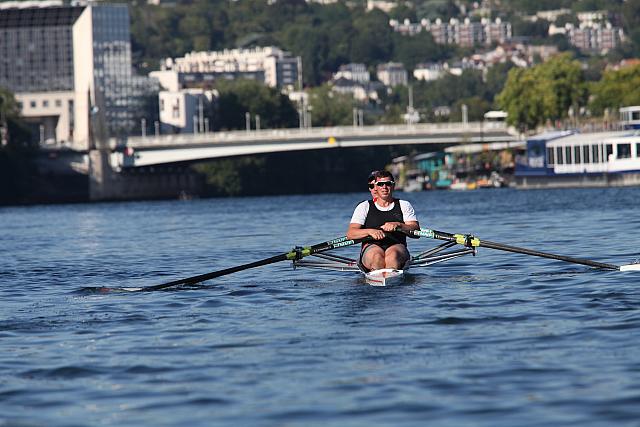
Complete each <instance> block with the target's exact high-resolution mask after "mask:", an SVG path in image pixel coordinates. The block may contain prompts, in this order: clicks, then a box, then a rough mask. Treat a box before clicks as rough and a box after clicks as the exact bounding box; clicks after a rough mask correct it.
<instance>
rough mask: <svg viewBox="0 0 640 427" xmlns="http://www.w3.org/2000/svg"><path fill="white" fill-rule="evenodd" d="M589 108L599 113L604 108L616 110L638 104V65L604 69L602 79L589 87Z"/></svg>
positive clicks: (639, 71)
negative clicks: (609, 69)
mask: <svg viewBox="0 0 640 427" xmlns="http://www.w3.org/2000/svg"><path fill="white" fill-rule="evenodd" d="M591 94H592V99H591V102H590V103H589V108H590V109H591V111H592V113H594V114H596V115H601V114H603V113H604V110H605V109H609V111H616V110H617V109H618V108H620V107H625V106H631V105H640V65H631V66H627V67H622V68H620V69H619V70H611V71H606V72H605V73H604V75H603V76H602V79H601V80H600V81H598V82H595V83H593V85H592V87H591Z"/></svg>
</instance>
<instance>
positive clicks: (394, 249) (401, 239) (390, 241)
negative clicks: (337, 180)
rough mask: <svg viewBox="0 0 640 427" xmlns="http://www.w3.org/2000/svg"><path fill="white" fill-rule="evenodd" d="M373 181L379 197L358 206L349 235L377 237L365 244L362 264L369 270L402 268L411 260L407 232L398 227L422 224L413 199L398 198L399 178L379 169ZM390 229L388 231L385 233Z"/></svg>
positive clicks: (362, 250) (370, 187) (372, 185)
mask: <svg viewBox="0 0 640 427" xmlns="http://www.w3.org/2000/svg"><path fill="white" fill-rule="evenodd" d="M373 175H374V181H373V183H371V182H369V189H370V190H375V194H374V192H373V191H372V193H371V195H372V196H373V197H374V199H375V200H365V201H364V202H362V203H360V204H359V205H358V206H356V209H355V211H354V212H353V216H352V217H351V222H350V224H349V229H348V230H347V237H348V238H349V239H361V238H363V237H367V236H371V237H373V238H374V239H375V240H374V241H373V242H370V243H366V244H363V245H362V249H361V251H360V259H359V265H360V267H361V268H364V269H365V271H371V270H379V269H382V268H394V269H398V270H400V269H402V268H403V266H404V265H405V264H406V262H407V261H408V260H409V251H408V250H407V238H406V235H405V234H403V233H401V232H398V231H394V230H397V229H398V227H399V228H401V229H402V230H404V231H410V230H419V229H420V224H419V223H418V218H417V217H416V213H415V211H414V209H413V206H411V203H409V202H407V201H406V200H400V199H395V198H394V197H393V190H394V186H395V181H394V179H393V175H392V174H391V173H390V172H387V171H377V172H375V173H374V174H373ZM385 232H386V233H385Z"/></svg>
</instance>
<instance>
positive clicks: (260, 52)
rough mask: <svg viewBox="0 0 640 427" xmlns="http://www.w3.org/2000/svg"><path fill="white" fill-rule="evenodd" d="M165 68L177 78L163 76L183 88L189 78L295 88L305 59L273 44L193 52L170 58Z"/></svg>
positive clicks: (165, 61) (193, 80) (163, 67)
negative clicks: (246, 80)
mask: <svg viewBox="0 0 640 427" xmlns="http://www.w3.org/2000/svg"><path fill="white" fill-rule="evenodd" d="M161 69H162V71H166V72H173V73H174V74H176V75H175V76H174V77H167V76H163V77H162V78H163V79H172V80H174V81H178V82H180V84H181V85H182V86H183V87H186V86H188V84H186V82H188V81H191V82H193V83H194V84H196V83H202V82H205V83H206V82H207V81H211V82H213V81H214V80H216V79H237V78H250V79H254V80H259V81H262V82H264V83H265V84H266V85H268V86H270V87H277V88H282V89H286V90H293V89H294V88H295V87H296V86H297V85H299V84H300V78H301V76H302V60H301V58H300V57H294V56H291V54H290V53H289V52H285V51H283V50H281V49H279V48H277V47H273V46H271V47H258V48H254V49H232V50H223V51H219V52H212V51H211V52H210V51H207V52H191V53H187V54H186V55H185V56H184V57H181V58H166V59H165V60H164V61H163V63H162V66H161ZM165 74H166V75H169V74H170V73H165ZM158 76H159V75H158V74H155V75H154V77H158ZM158 78H160V77H158Z"/></svg>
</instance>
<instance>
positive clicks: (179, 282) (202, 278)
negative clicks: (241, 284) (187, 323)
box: [141, 254, 287, 291]
mask: <svg viewBox="0 0 640 427" xmlns="http://www.w3.org/2000/svg"><path fill="white" fill-rule="evenodd" d="M286 259H287V254H280V255H276V256H273V257H271V258H267V259H263V260H260V261H254V262H250V263H248V264H243V265H238V266H236V267H230V268H225V269H224V270H218V271H213V272H211V273H205V274H199V275H197V276H192V277H187V278H186V279H180V280H174V281H172V282H168V283H163V284H160V285H154V286H147V287H146V288H143V289H141V291H159V290H161V289H166V288H170V287H172V286H178V285H193V284H194V283H200V282H204V281H205V280H209V279H214V278H216V277H220V276H226V275H227V274H232V273H237V272H238V271H242V270H248V269H250V268H255V267H261V266H263V265H269V264H273V263H276V262H280V261H284V260H286Z"/></svg>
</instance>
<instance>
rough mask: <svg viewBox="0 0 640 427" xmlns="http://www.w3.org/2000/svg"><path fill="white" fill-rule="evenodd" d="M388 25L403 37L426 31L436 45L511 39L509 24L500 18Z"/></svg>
mask: <svg viewBox="0 0 640 427" xmlns="http://www.w3.org/2000/svg"><path fill="white" fill-rule="evenodd" d="M389 25H390V26H391V27H392V28H393V30H394V31H396V32H399V33H401V34H404V35H409V36H412V35H415V34H419V33H420V32H422V31H428V32H429V33H431V35H432V36H433V39H434V41H435V42H436V43H438V44H457V45H460V46H466V47H471V46H475V45H478V44H482V45H487V46H488V45H491V44H493V43H506V42H508V41H510V40H511V38H512V30H511V23H509V22H504V21H502V20H501V19H500V18H496V19H495V20H493V21H491V20H490V19H487V18H482V19H481V20H479V21H472V20H471V19H469V18H465V19H464V20H462V21H461V20H458V19H455V18H452V19H450V20H449V21H443V20H441V19H439V18H438V19H436V20H435V21H430V20H428V19H423V20H421V21H420V23H412V22H410V21H409V20H408V19H405V20H404V21H402V22H400V21H398V20H395V19H391V20H390V21H389Z"/></svg>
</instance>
